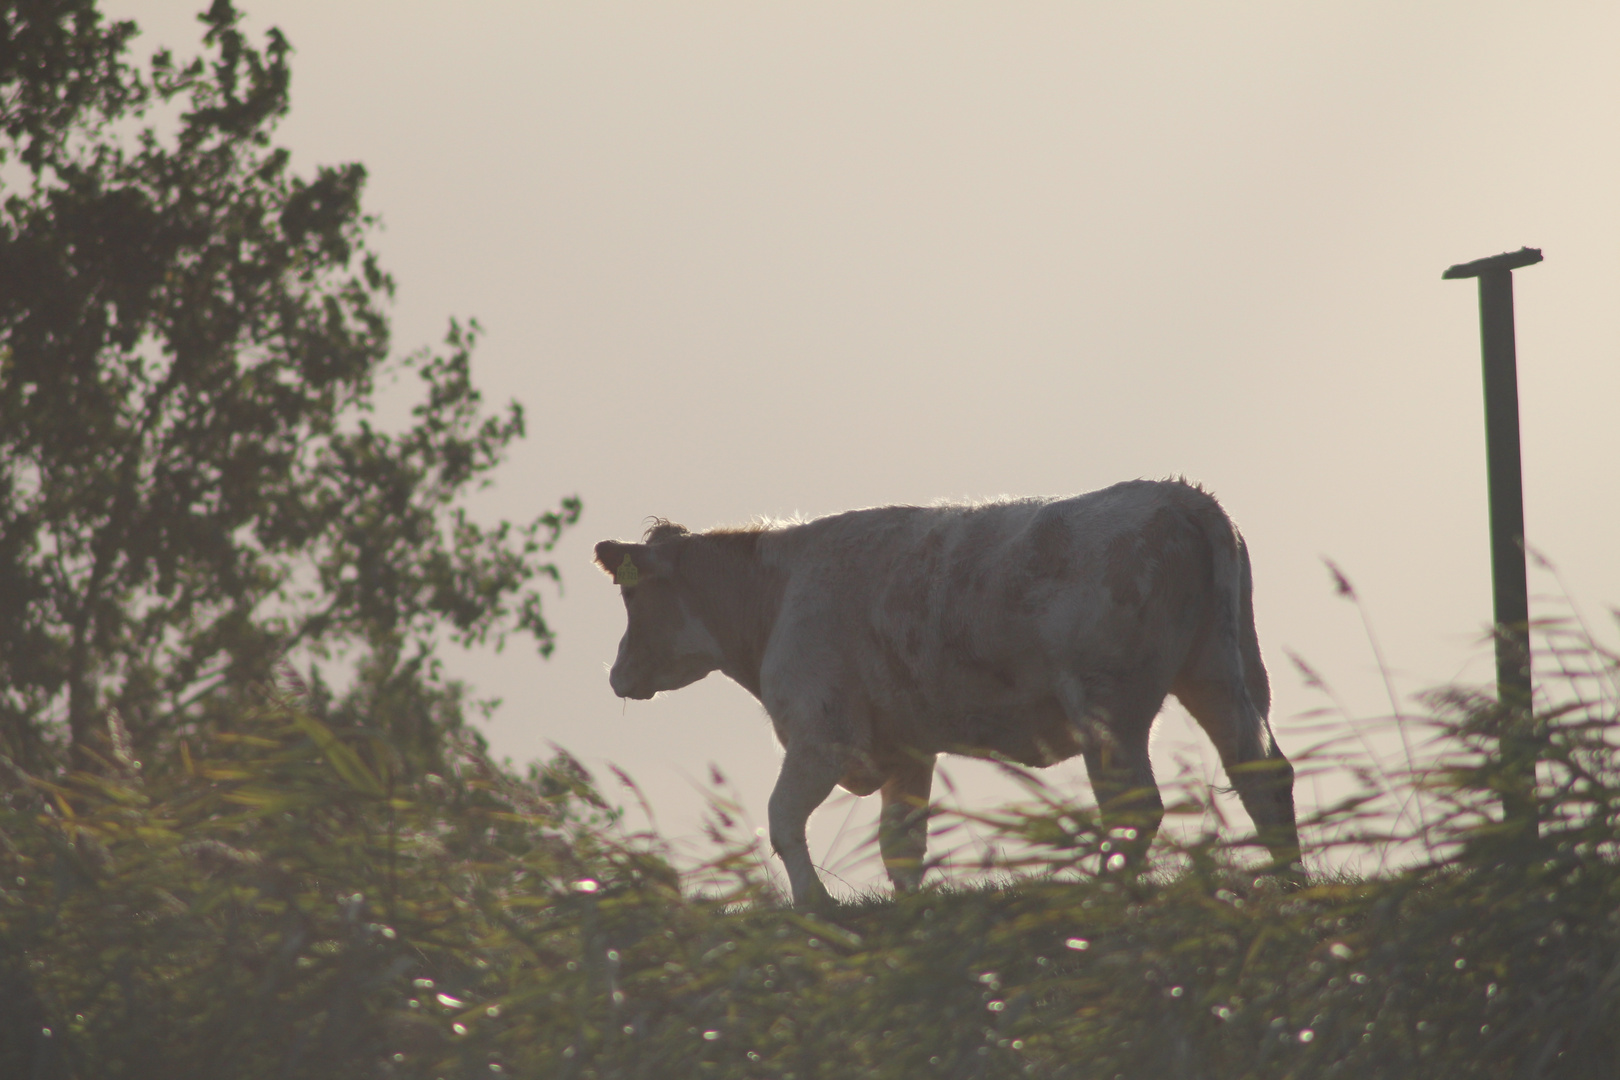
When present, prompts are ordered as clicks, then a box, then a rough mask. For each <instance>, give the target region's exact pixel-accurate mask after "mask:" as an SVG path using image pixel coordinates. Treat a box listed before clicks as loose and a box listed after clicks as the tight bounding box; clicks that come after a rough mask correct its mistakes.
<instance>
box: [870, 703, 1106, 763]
mask: <svg viewBox="0 0 1620 1080" xmlns="http://www.w3.org/2000/svg"><path fill="white" fill-rule="evenodd" d="M905 712H906V713H907V715H906V716H905V717H904V718H903V719H900V722H898V723H894V724H893V725H892V727H891V729H890V730H888V731H882V732H879V733H878V734H879V737H880V741H882V742H885V743H890V744H892V745H897V746H908V747H913V748H915V749H918V750H922V751H924V752H927V753H935V754H938V753H981V754H982V753H995V754H999V755H1001V756H1002V757H1005V758H1008V759H1009V760H1011V761H1016V762H1018V763H1019V764H1021V765H1032V766H1043V765H1053V764H1056V763H1057V762H1059V761H1064V760H1066V759H1068V758H1071V757H1073V756H1074V755H1076V754H1078V753H1080V752H1081V751H1082V750H1084V749H1085V743H1084V735H1083V733H1081V732H1078V731H1076V730H1075V729H1074V727H1073V725H1071V724H1070V723H1069V720H1068V717H1067V716H1066V715H1065V714H1064V712H1063V709H1062V708H1061V707H1060V706H1059V705H1058V703H1057V702H1056V701H1055V700H1051V699H1048V700H1046V701H1039V702H1014V701H1002V702H972V703H968V704H967V705H966V706H965V707H964V706H961V705H956V706H952V705H946V704H943V703H942V704H940V705H937V706H935V707H934V708H932V709H928V708H926V707H923V708H919V709H916V710H911V709H908V710H905ZM896 719H899V718H896ZM884 736H886V738H885V737H884Z"/></svg>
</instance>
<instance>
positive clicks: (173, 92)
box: [0, 0, 580, 770]
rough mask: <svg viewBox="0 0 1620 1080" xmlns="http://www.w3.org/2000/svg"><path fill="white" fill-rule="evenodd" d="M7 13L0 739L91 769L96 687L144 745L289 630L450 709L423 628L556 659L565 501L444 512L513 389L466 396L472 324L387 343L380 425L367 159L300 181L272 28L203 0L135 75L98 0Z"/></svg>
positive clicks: (474, 477)
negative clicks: (489, 403)
mask: <svg viewBox="0 0 1620 1080" xmlns="http://www.w3.org/2000/svg"><path fill="white" fill-rule="evenodd" d="M0 12H3V14H0V33H3V39H0V170H4V171H3V172H0V183H3V184H4V185H5V187H4V190H3V194H4V195H5V202H4V208H3V211H0V282H3V283H4V284H3V287H0V751H3V752H4V753H6V754H8V755H10V756H11V757H12V758H13V759H14V760H16V761H18V762H19V764H21V765H22V766H23V767H24V768H27V769H30V770H37V769H40V768H46V767H49V766H51V764H52V763H58V764H59V763H60V762H61V761H62V758H63V750H64V749H65V750H67V751H68V755H67V757H68V759H69V760H70V761H71V762H72V764H74V765H75V766H78V767H85V766H87V765H90V764H93V763H94V762H95V761H96V758H97V753H98V750H97V748H98V745H99V743H98V739H97V733H98V731H100V730H101V729H102V725H103V723H104V717H106V716H108V715H109V710H116V712H117V714H118V715H119V716H121V717H122V718H123V721H124V722H125V723H127V724H128V726H129V728H130V730H131V732H132V734H133V736H134V739H135V745H136V748H137V750H140V749H141V748H143V747H144V746H148V745H150V744H152V743H153V742H155V741H161V740H163V739H165V738H170V737H172V736H173V735H174V734H175V733H177V732H178V733H184V732H185V731H186V730H188V729H189V728H190V727H191V726H193V725H196V724H205V723H213V722H220V723H224V722H227V721H224V720H221V719H219V718H220V717H224V716H227V715H228V710H225V709H224V708H223V707H222V706H223V699H224V698H227V697H229V695H230V694H231V693H233V692H237V691H238V690H239V689H240V688H241V687H243V686H247V685H250V684H252V683H253V682H254V681H262V680H264V679H266V678H267V677H268V676H269V674H270V672H271V670H272V668H273V667H274V666H275V665H276V664H277V663H278V662H279V661H281V660H282V659H283V658H285V657H287V656H288V655H289V654H291V653H294V652H295V651H297V650H303V653H304V654H305V655H307V656H309V657H314V658H324V657H329V656H331V655H333V654H334V653H335V652H337V651H341V650H348V651H349V652H351V653H352V654H353V655H354V656H356V657H358V659H359V662H358V669H359V671H360V675H361V678H360V685H359V688H358V689H357V690H356V693H360V694H370V695H371V696H372V697H373V698H374V699H380V696H386V695H388V694H392V695H393V696H394V698H395V699H399V698H400V695H401V694H404V696H405V698H408V699H410V701H409V706H410V708H413V709H416V710H417V711H421V710H422V709H424V708H426V709H430V710H432V709H439V710H440V711H441V712H443V713H444V715H446V716H449V718H450V719H449V721H448V722H451V723H454V722H456V720H457V718H458V716H459V714H458V713H457V711H456V705H457V702H458V701H459V696H458V692H457V690H456V688H455V687H454V686H445V685H443V684H442V682H441V681H440V680H439V676H438V674H437V666H436V661H435V660H434V655H433V649H434V647H435V644H436V642H437V640H438V639H439V637H440V636H441V635H445V634H447V635H448V636H449V637H450V638H451V639H453V640H456V641H459V642H461V643H464V644H471V643H475V642H482V641H484V640H486V639H487V638H489V637H491V636H493V637H494V639H495V640H496V643H497V644H499V643H501V642H502V641H503V640H504V635H505V634H506V633H507V632H509V631H511V630H514V629H515V630H516V631H519V632H522V633H525V634H527V635H529V636H531V637H532V638H533V639H534V640H535V641H536V642H537V643H538V645H539V648H540V651H541V653H542V654H546V653H549V651H550V649H551V644H552V634H551V631H550V629H549V628H548V627H547V625H546V622H545V619H544V617H543V615H542V611H541V601H540V596H539V594H538V593H537V592H536V591H535V589H534V587H533V586H534V584H535V582H536V580H537V579H538V578H541V577H550V578H553V579H555V578H556V576H557V571H556V568H555V566H553V565H550V564H546V563H544V562H542V561H541V559H542V558H543V556H542V554H541V553H542V552H543V551H545V550H549V549H550V547H551V545H552V544H553V543H554V542H555V540H556V539H557V536H558V535H559V533H560V532H561V531H562V529H563V528H565V527H566V526H567V525H568V524H570V523H572V522H573V521H574V520H576V519H577V517H578V515H579V512H580V503H579V500H578V499H577V498H569V499H564V500H563V501H562V503H561V505H560V506H558V507H556V508H554V509H548V510H546V511H545V512H543V513H540V514H539V515H538V516H537V517H535V518H534V519H533V520H532V521H530V522H528V523H527V524H524V525H517V526H514V525H513V524H511V523H508V522H501V523H499V524H497V525H495V526H493V527H483V526H480V525H479V524H477V523H476V522H474V521H473V520H472V519H471V518H470V517H468V515H467V514H466V512H465V511H464V509H462V508H461V507H460V505H459V504H460V501H461V499H462V497H463V496H464V495H465V494H467V493H468V492H469V491H471V490H473V489H475V488H476V487H478V486H480V485H482V484H485V483H487V482H488V473H489V471H490V470H491V469H492V468H493V467H494V466H495V465H496V464H497V463H498V462H499V461H500V459H501V457H502V454H503V451H504V449H505V448H506V447H507V446H508V444H509V443H510V442H511V441H512V440H513V439H516V438H519V437H521V436H522V435H523V433H524V413H523V411H522V409H521V407H520V406H519V405H517V404H516V403H513V404H512V405H511V406H510V407H509V409H508V410H507V411H506V412H505V413H504V414H501V415H496V416H484V415H482V411H481V401H480V396H479V393H478V391H477V390H476V389H475V387H474V385H473V383H472V380H471V375H470V360H471V354H472V351H473V347H474V344H475V341H476V337H477V324H476V323H471V324H468V325H466V326H463V325H461V324H459V323H457V322H454V321H452V322H451V324H450V330H449V333H448V336H447V338H446V340H445V343H444V348H443V349H442V350H439V351H430V350H424V351H421V352H418V353H415V354H413V355H411V356H410V357H408V358H406V359H405V360H404V361H402V362H400V366H402V367H405V368H409V369H412V370H414V371H415V372H416V374H417V375H418V376H419V377H420V379H421V383H422V389H423V398H422V400H421V401H420V403H419V404H417V405H416V407H415V409H414V411H413V420H412V422H411V425H410V426H409V428H408V430H405V431H403V432H395V433H390V432H388V431H385V430H383V428H382V427H381V426H380V425H379V424H378V423H377V421H376V419H375V415H374V411H373V409H374V402H375V391H376V387H377V385H378V378H379V374H380V373H382V372H384V371H385V370H387V369H388V368H389V367H390V366H392V365H390V364H389V363H388V359H387V358H388V356H389V337H388V322H387V319H386V317H385V315H384V312H383V309H382V305H383V304H384V303H385V302H386V301H387V299H388V298H389V296H390V295H391V293H392V287H393V286H392V282H391V280H390V278H389V277H388V275H387V274H386V273H384V272H383V270H382V269H381V268H380V267H379V265H378V263H377V260H376V258H375V256H374V254H373V253H372V252H371V251H369V250H368V249H367V247H366V243H365V239H366V235H367V232H368V229H369V228H370V227H371V225H372V223H373V222H372V218H370V217H369V216H367V215H366V214H365V212H364V211H363V210H362V207H361V192H362V189H363V187H364V184H365V179H366V173H365V169H364V168H363V167H362V166H360V165H358V164H349V165H342V166H336V167H322V168H320V169H319V170H318V171H317V172H316V173H315V175H313V176H311V177H302V176H298V175H295V174H294V173H293V171H292V170H291V169H290V167H289V155H288V152H287V151H286V150H285V149H282V148H278V147H276V146H274V145H273V143H272V141H271V136H272V133H273V131H274V129H275V126H276V124H277V122H278V121H279V119H280V118H281V117H282V116H283V115H284V114H285V113H286V112H287V110H288V105H289V98H288V86H289V68H288V54H289V51H290V50H289V46H288V43H287V41H286V39H285V38H284V37H283V36H282V35H281V33H280V32H279V31H276V30H271V31H270V32H269V33H268V35H267V36H266V39H265V43H264V46H263V48H262V49H260V48H257V47H255V46H254V44H253V43H251V42H250V41H249V39H248V38H247V36H246V35H245V34H244V33H243V32H242V31H241V29H239V22H240V16H239V14H238V12H237V11H236V10H235V8H234V7H233V6H232V4H231V3H230V2H229V0H215V2H214V3H213V5H212V7H211V8H209V10H208V11H207V12H206V14H204V15H202V16H200V21H201V22H202V23H203V24H204V26H205V28H206V32H205V35H204V38H203V42H204V46H205V50H206V56H207V58H206V60H204V59H196V60H192V61H189V62H186V63H180V62H178V61H176V60H175V58H174V57H173V55H172V54H170V53H169V52H168V51H159V52H157V53H156V54H155V55H153V56H152V58H151V60H150V62H149V64H148V65H147V66H146V68H145V70H142V69H140V68H138V67H137V66H135V65H133V64H131V63H130V62H129V61H128V59H127V54H128V52H129V43H130V40H131V38H133V37H134V35H135V32H136V30H135V27H134V25H133V24H131V23H128V22H123V23H112V24H109V23H108V22H106V21H105V20H104V19H103V18H102V17H101V15H100V14H99V13H98V12H97V10H96V8H95V4H94V0H6V2H5V3H4V5H3V7H0ZM165 106H172V107H171V108H169V109H168V110H167V111H166V112H165V111H164V107H165ZM176 112H178V118H177V119H172V117H173V116H174V115H175V114H176ZM137 129H138V134H135V135H133V136H131V134H130V132H132V131H136V130H137ZM317 697H320V695H317ZM323 700H324V699H323ZM446 707H448V712H445V709H446ZM407 711H409V710H407ZM441 719H442V717H441ZM64 743H65V744H66V745H64Z"/></svg>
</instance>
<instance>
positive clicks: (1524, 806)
mask: <svg viewBox="0 0 1620 1080" xmlns="http://www.w3.org/2000/svg"><path fill="white" fill-rule="evenodd" d="M1540 261H1541V251H1540V249H1538V248H1528V247H1527V248H1521V249H1520V250H1518V251H1510V252H1507V253H1505V254H1502V255H1493V256H1491V257H1490V258H1488V259H1477V260H1475V261H1474V262H1470V263H1460V264H1458V265H1456V266H1453V267H1451V268H1450V269H1449V270H1447V271H1446V272H1445V273H1444V274H1442V275H1441V277H1442V278H1443V279H1447V280H1452V279H1456V278H1470V277H1477V278H1478V279H1479V337H1480V351H1481V357H1482V360H1483V363H1484V373H1485V468H1486V476H1487V480H1488V483H1489V485H1490V514H1491V586H1492V593H1493V594H1494V597H1495V623H1496V628H1495V629H1496V635H1495V636H1496V692H1497V700H1498V701H1499V702H1500V703H1501V705H1502V707H1503V709H1505V710H1507V715H1506V716H1505V717H1504V728H1503V734H1502V744H1501V753H1502V761H1503V764H1504V765H1506V766H1508V772H1509V779H1508V785H1507V787H1506V789H1505V790H1504V791H1503V794H1502V809H1503V812H1504V814H1505V816H1506V817H1507V818H1508V819H1509V820H1518V821H1521V822H1522V823H1523V824H1525V825H1526V827H1527V828H1529V829H1531V830H1533V829H1534V828H1535V826H1536V803H1535V782H1536V779H1535V778H1536V758H1537V747H1536V741H1535V738H1534V734H1533V728H1532V723H1531V716H1530V596H1529V587H1528V583H1527V580H1526V575H1525V563H1524V480H1523V474H1522V471H1521V469H1520V459H1519V375H1518V358H1517V355H1516V349H1515V346H1514V340H1513V337H1514V335H1513V271H1514V270H1515V269H1517V268H1519V267H1521V266H1533V265H1534V264H1536V263H1538V262H1540Z"/></svg>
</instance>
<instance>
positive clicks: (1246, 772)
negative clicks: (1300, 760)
mask: <svg viewBox="0 0 1620 1080" xmlns="http://www.w3.org/2000/svg"><path fill="white" fill-rule="evenodd" d="M1213 666H1215V665H1210V664H1205V665H1202V666H1201V668H1200V667H1195V668H1194V670H1193V671H1192V672H1191V673H1189V674H1186V675H1184V676H1183V677H1182V678H1181V679H1179V680H1178V681H1177V684H1176V687H1175V691H1174V692H1175V695H1176V697H1178V698H1179V699H1181V703H1182V704H1183V705H1185V706H1186V707H1187V711H1188V712H1190V713H1192V715H1193V719H1195V720H1197V721H1198V724H1199V726H1200V727H1202V728H1203V729H1204V732H1205V734H1207V735H1208V736H1209V738H1210V741H1211V742H1213V743H1214V744H1215V749H1216V751H1217V752H1219V754H1220V755H1221V764H1222V765H1223V766H1224V767H1225V769H1226V775H1227V776H1228V777H1229V778H1230V779H1231V781H1232V786H1233V787H1235V788H1237V793H1238V798H1239V799H1241V800H1242V801H1243V809H1245V810H1247V811H1248V813H1249V817H1250V818H1252V819H1253V820H1254V826H1255V829H1256V830H1257V831H1258V832H1259V834H1260V841H1261V842H1262V843H1263V844H1265V845H1266V847H1267V848H1268V849H1269V850H1270V851H1271V857H1272V858H1273V859H1274V860H1276V863H1277V867H1278V869H1279V870H1281V871H1282V872H1283V873H1284V874H1286V875H1288V876H1290V877H1292V878H1296V879H1297V878H1299V877H1300V875H1301V867H1300V847H1299V826H1298V824H1297V823H1296V822H1295V819H1294V767H1293V766H1292V765H1290V764H1289V763H1288V759H1287V758H1286V757H1284V756H1283V752H1282V751H1281V750H1279V749H1277V741H1276V740H1275V739H1273V738H1272V737H1271V728H1270V726H1269V725H1268V724H1267V723H1266V721H1265V718H1264V717H1263V716H1262V715H1261V714H1260V711H1259V710H1258V709H1257V708H1255V705H1254V702H1253V700H1252V699H1251V697H1250V695H1249V694H1248V692H1247V690H1246V688H1245V686H1244V684H1243V681H1242V677H1241V673H1240V672H1239V671H1235V670H1233V669H1234V668H1236V666H1237V665H1236V664H1235V663H1234V664H1228V665H1221V666H1220V667H1219V668H1217V669H1216V670H1213V671H1212V670H1209V669H1210V667H1213ZM1221 668H1224V669H1225V670H1221Z"/></svg>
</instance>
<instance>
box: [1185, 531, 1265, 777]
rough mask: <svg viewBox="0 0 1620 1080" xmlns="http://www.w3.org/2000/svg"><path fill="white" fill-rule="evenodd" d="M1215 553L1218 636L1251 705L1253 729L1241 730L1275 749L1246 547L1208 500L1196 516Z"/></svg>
mask: <svg viewBox="0 0 1620 1080" xmlns="http://www.w3.org/2000/svg"><path fill="white" fill-rule="evenodd" d="M1198 520H1199V523H1200V524H1201V525H1202V526H1203V531H1204V535H1205V537H1206V538H1207V540H1208V542H1209V547H1210V551H1211V553H1212V555H1213V561H1214V566H1213V567H1212V569H1213V570H1214V579H1215V580H1214V586H1215V596H1216V634H1217V635H1218V638H1219V639H1222V640H1223V645H1222V648H1221V651H1222V652H1223V653H1224V654H1225V655H1226V656H1227V657H1228V658H1231V659H1234V660H1237V661H1238V662H1239V663H1240V664H1241V667H1242V671H1241V681H1242V685H1243V688H1244V690H1245V691H1247V694H1248V698H1249V702H1250V704H1252V705H1253V706H1254V715H1253V719H1254V721H1255V725H1256V730H1255V731H1253V732H1244V733H1243V735H1244V736H1246V737H1252V738H1253V739H1254V740H1255V742H1256V743H1257V744H1258V746H1257V749H1259V750H1260V752H1261V753H1262V754H1265V755H1268V756H1269V755H1272V754H1275V753H1276V749H1275V743H1274V741H1273V740H1272V737H1271V725H1270V723H1269V721H1268V720H1267V717H1268V716H1269V715H1270V713H1271V681H1270V679H1268V678H1267V677H1266V665H1265V662H1264V661H1262V660H1261V659H1260V638H1259V635H1258V634H1257V633H1256V632H1255V628H1254V575H1253V571H1252V570H1251V569H1250V567H1249V546H1248V544H1246V543H1244V541H1243V535H1242V534H1241V533H1239V532H1238V530H1237V526H1236V525H1234V524H1232V519H1231V518H1229V517H1227V516H1226V512H1225V511H1224V510H1222V509H1221V508H1220V505H1219V504H1218V503H1216V502H1215V501H1214V499H1210V500H1209V502H1208V503H1207V504H1206V506H1205V507H1203V508H1202V512H1201V513H1199V514H1198Z"/></svg>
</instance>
